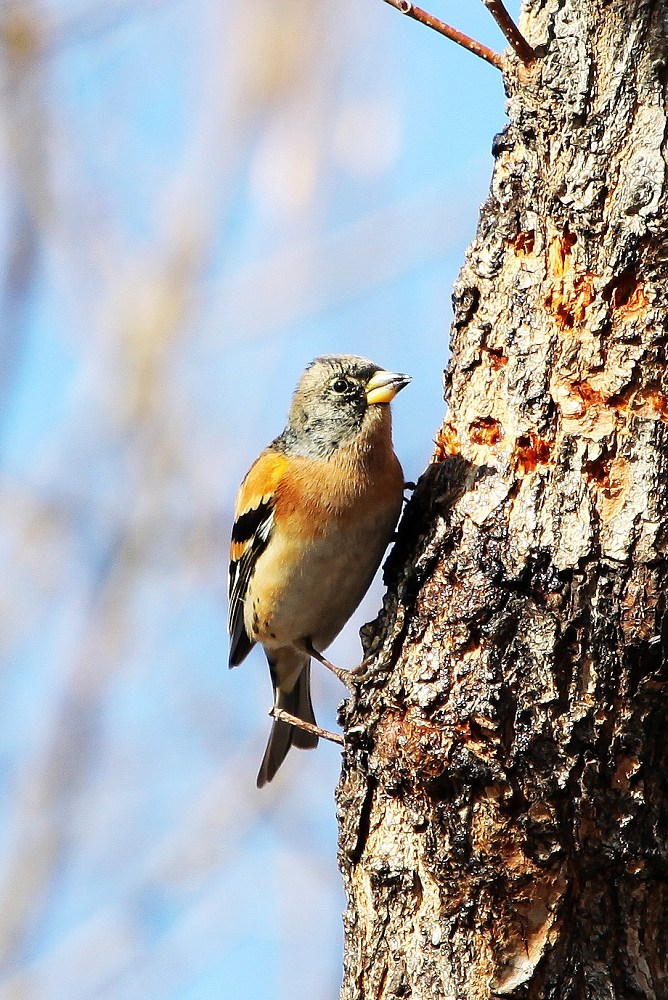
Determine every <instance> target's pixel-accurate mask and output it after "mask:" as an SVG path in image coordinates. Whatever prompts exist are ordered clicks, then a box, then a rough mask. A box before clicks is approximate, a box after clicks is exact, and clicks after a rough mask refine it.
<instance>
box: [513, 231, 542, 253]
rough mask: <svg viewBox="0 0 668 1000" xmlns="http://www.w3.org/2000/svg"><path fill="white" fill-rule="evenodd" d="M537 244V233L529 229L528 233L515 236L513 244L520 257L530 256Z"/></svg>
mask: <svg viewBox="0 0 668 1000" xmlns="http://www.w3.org/2000/svg"><path fill="white" fill-rule="evenodd" d="M535 244H536V235H535V233H534V232H532V231H531V230H529V231H528V232H526V233H519V234H518V235H517V236H516V237H515V241H514V243H513V246H514V248H515V253H516V254H517V256H518V257H528V256H529V254H530V253H533V248H534V246H535Z"/></svg>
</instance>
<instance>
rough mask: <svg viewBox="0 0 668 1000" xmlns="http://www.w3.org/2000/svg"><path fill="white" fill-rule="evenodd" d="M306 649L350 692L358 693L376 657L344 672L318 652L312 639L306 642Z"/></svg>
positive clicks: (371, 657) (369, 658)
mask: <svg viewBox="0 0 668 1000" xmlns="http://www.w3.org/2000/svg"><path fill="white" fill-rule="evenodd" d="M304 649H305V650H306V652H307V653H308V654H309V656H312V657H313V659H314V660H317V661H318V663H322V665H323V667H327V669H328V670H330V671H331V672H332V673H333V674H334V676H335V677H338V678H339V680H340V681H341V683H342V684H345V686H346V687H347V688H348V690H349V691H356V690H357V688H358V686H359V685H360V684H362V683H363V681H365V680H366V678H367V675H368V671H369V667H370V666H371V664H372V663H373V660H374V657H373V656H370V657H368V658H367V659H366V660H362V662H361V663H358V664H357V666H356V667H353V668H352V670H343V669H342V668H341V667H335V666H334V664H333V663H331V662H330V660H328V659H327V657H326V656H323V655H322V653H320V652H318V650H317V649H316V648H315V646H314V645H313V643H312V642H311V640H310V639H305V640H304Z"/></svg>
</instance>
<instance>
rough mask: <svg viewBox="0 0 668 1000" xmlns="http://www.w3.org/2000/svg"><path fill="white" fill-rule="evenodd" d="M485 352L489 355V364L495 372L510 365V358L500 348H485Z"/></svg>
mask: <svg viewBox="0 0 668 1000" xmlns="http://www.w3.org/2000/svg"><path fill="white" fill-rule="evenodd" d="M483 351H484V352H485V354H487V355H488V357H489V363H490V364H491V366H492V368H494V370H495V371H498V370H499V368H503V367H504V366H505V365H507V364H508V358H507V357H506V355H505V354H504V353H503V351H502V350H501V348H500V347H483Z"/></svg>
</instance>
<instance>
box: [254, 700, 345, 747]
mask: <svg viewBox="0 0 668 1000" xmlns="http://www.w3.org/2000/svg"><path fill="white" fill-rule="evenodd" d="M269 715H273V717H274V718H275V719H278V721H279V722H288V723H289V724H290V725H291V726H296V727H297V729H303V730H304V732H307V733H312V734H313V735H314V736H320V737H321V738H322V739H323V740H329V742H330V743H338V744H339V746H343V736H341V735H340V734H339V733H330V732H329V730H328V729H321V728H320V726H314V725H313V723H312V722H305V721H304V719H300V718H299V717H298V716H297V715H291V714H290V712H286V711H284V710H283V709H282V708H276V707H275V706H274V708H272V710H271V711H270V713H269Z"/></svg>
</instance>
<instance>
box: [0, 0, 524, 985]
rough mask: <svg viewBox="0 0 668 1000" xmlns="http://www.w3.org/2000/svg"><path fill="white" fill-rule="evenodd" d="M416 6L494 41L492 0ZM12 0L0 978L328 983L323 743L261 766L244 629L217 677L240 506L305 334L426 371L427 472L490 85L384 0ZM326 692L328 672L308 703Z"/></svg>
mask: <svg viewBox="0 0 668 1000" xmlns="http://www.w3.org/2000/svg"><path fill="white" fill-rule="evenodd" d="M511 7H512V8H513V11H514V13H517V10H516V7H517V4H515V5H511ZM430 9H432V10H433V12H434V13H436V14H438V15H439V16H441V17H443V18H444V19H446V20H448V19H450V20H452V21H453V22H455V23H456V24H457V26H458V27H460V28H461V29H463V30H468V31H470V32H471V33H472V34H474V35H475V36H476V37H478V38H480V39H481V40H482V41H486V42H487V43H488V44H491V45H492V46H495V47H497V48H499V49H500V48H501V47H502V46H501V39H500V38H499V34H498V31H497V29H496V26H495V25H494V23H493V22H492V20H491V18H490V16H489V14H488V13H487V11H486V10H485V8H484V6H483V4H482V3H479V2H477V0H466V2H464V3H459V4H453V3H449V2H447V0H439V3H438V4H436V3H434V5H433V6H432V7H431V8H430ZM17 11H18V14H20V16H21V17H22V18H23V21H22V22H21V24H22V25H23V28H22V30H25V31H26V32H27V37H31V38H33V39H37V40H38V41H39V46H37V47H36V49H29V50H27V51H28V56H27V57H26V58H24V56H21V55H20V54H19V56H18V57H16V56H15V58H14V62H12V61H11V60H10V58H9V56H8V55H7V53H5V57H6V58H5V65H4V73H5V84H4V85H5V95H6V101H5V102H4V103H5V105H6V107H5V109H4V110H3V119H2V126H3V127H2V131H1V133H0V171H1V176H2V179H3V182H2V185H0V200H1V202H2V213H3V220H4V223H5V224H4V226H3V228H4V229H5V232H6V236H5V238H4V239H3V244H2V248H1V250H2V253H3V255H4V258H5V273H6V275H9V277H6V278H5V280H4V284H3V286H2V289H3V294H4V295H5V298H6V302H5V308H4V310H3V313H4V316H5V317H6V318H5V321H4V326H3V338H4V340H5V344H4V346H3V358H4V363H5V366H6V368H5V381H6V391H5V398H4V400H3V403H4V405H3V407H2V410H1V411H0V413H1V414H2V423H1V424H0V430H1V433H0V444H1V451H0V456H1V458H0V476H1V477H2V489H1V490H0V495H1V498H2V499H1V500H0V502H2V504H3V506H4V511H3V517H2V518H1V519H0V522H1V523H2V525H3V527H2V528H0V551H2V553H3V555H4V557H5V558H4V562H5V565H6V582H5V584H4V590H2V591H0V615H1V616H2V625H3V627H2V630H0V631H2V639H1V640H0V642H1V645H0V649H2V655H3V663H4V670H3V672H2V674H1V675H0V686H1V697H0V715H1V718H0V807H1V811H0V815H2V817H3V819H2V824H1V826H0V845H2V859H1V863H0V903H1V905H0V912H2V913H3V914H4V916H3V919H2V920H1V921H0V970H1V971H0V1000H1V998H2V997H4V996H7V997H9V996H14V995H17V994H16V990H17V989H19V988H20V989H21V990H23V993H22V994H21V995H23V996H25V997H27V998H39V1000H42V998H44V1000H47V998H48V1000H60V998H61V997H62V998H63V1000H65V998H66V1000H79V998H80V1000H93V998H95V1000H100V998H114V1000H130V998H134V997H137V998H142V1000H210V998H211V1000H213V998H220V997H228V996H229V997H235V998H256V997H262V998H263V1000H287V998H288V997H290V998H292V997H294V996H295V995H299V996H301V997H303V998H304V1000H327V998H328V997H331V998H334V997H336V996H337V995H338V987H339V982H340V970H341V948H342V929H341V917H340V914H341V910H342V908H343V905H344V901H343V897H342V891H341V888H340V884H339V878H338V873H337V869H336V825H335V818H334V803H333V792H334V787H335V784H336V780H337V777H338V770H339V755H338V752H337V750H336V748H335V747H334V746H331V745H321V747H320V748H319V749H318V751H317V752H316V753H312V754H300V753H297V752H295V753H293V754H291V755H290V757H289V759H288V761H287V763H286V765H285V766H284V768H283V769H282V770H281V772H280V774H279V775H278V776H277V778H276V780H275V782H273V783H272V785H271V786H269V787H268V788H266V789H264V790H263V791H262V792H258V791H257V790H256V789H255V774H256V771H257V767H258V765H259V761H260V757H261V754H262V750H263V747H264V743H265V741H266V738H267V733H268V729H269V720H268V718H267V712H268V709H269V707H270V701H271V695H270V684H269V679H268V676H267V670H266V665H265V663H264V661H263V657H262V655H261V652H259V651H257V650H256V651H254V652H253V654H252V655H251V656H250V657H249V659H248V661H247V662H246V663H245V664H244V665H243V667H241V668H239V669H238V670H235V671H233V672H231V673H230V672H229V671H228V670H227V668H226V659H227V638H226V634H225V615H226V602H225V585H226V549H227V539H228V536H229V529H230V519H231V510H232V504H233V499H234V493H235V490H236V487H237V485H238V483H239V481H240V479H241V477H242V476H243V474H244V473H245V471H246V469H247V467H248V465H249V464H250V462H251V461H252V459H253V458H254V457H255V455H256V454H257V452H258V451H259V450H260V448H261V447H263V446H264V445H265V444H266V443H267V442H268V441H269V440H270V439H271V438H272V437H273V436H275V434H277V433H278V432H279V431H280V430H281V428H282V425H283V421H284V418H285V413H286V410H287V407H288V404H289V399H290V395H291V393H292V391H293V388H294V384H295V382H296V380H297V378H298V376H299V374H300V372H301V371H302V369H303V367H304V366H305V364H306V363H307V362H308V361H310V360H311V358H313V357H314V356H316V355H318V354H320V353H325V352H332V351H343V352H353V353H359V354H364V355H368V356H370V357H372V358H373V359H374V360H376V361H377V362H379V363H381V364H383V365H385V366H387V367H390V368H393V369H395V370H400V371H408V372H410V373H411V374H412V375H413V377H414V381H413V384H412V385H411V387H410V388H409V389H408V390H406V392H405V393H402V395H401V396H400V397H399V398H398V399H397V401H396V404H395V407H394V410H395V415H394V420H395V442H396V448H397V452H398V454H399V456H400V458H401V460H402V462H403V464H404V468H405V472H406V475H407V477H408V478H410V479H414V478H416V477H417V476H419V474H420V472H421V471H422V469H423V468H424V466H425V464H426V463H427V462H428V461H429V456H430V454H431V450H432V441H433V438H434V435H435V434H436V431H437V429H438V424H439V421H440V419H441V418H442V415H443V401H442V385H441V376H442V370H443V368H444V366H445V364H446V361H447V344H448V328H449V323H450V318H451V312H450V296H451V290H452V283H453V281H454V279H455V277H456V274H457V271H458V269H459V267H460V266H461V263H462V260H463V256H464V252H465V248H466V246H467V244H468V243H469V242H470V240H471V238H472V236H473V234H474V232H475V226H476V221H477V215H478V210H479V206H480V204H481V201H482V200H483V199H484V197H485V195H486V191H487V188H488V184H489V177H490V174H491V166H492V162H491V155H490V149H491V142H492V138H493V136H494V134H495V133H496V132H498V131H499V130H500V129H501V128H502V127H503V125H504V120H505V119H504V110H503V89H502V84H501V79H500V77H499V74H498V73H497V72H496V71H495V70H494V69H493V68H492V67H490V66H488V65H486V64H484V63H482V62H480V61H478V60H476V59H475V58H474V57H473V56H471V55H470V54H469V53H466V52H463V51H460V50H458V49H457V48H456V47H455V46H454V45H452V44H451V43H450V42H448V41H446V40H445V39H443V38H441V37H439V36H437V35H436V34H434V33H433V32H430V31H428V30H427V29H426V28H424V27H423V26H421V25H419V24H416V23H414V22H412V21H410V20H408V19H407V18H404V17H401V16H400V15H399V14H398V13H397V12H396V11H394V10H392V9H391V8H390V7H389V6H388V5H385V4H383V3H381V2H380V0H365V2H364V3H359V2H353V0H347V2H344V3H341V4H329V5H328V4H325V3H315V2H313V0H310V2H308V3H307V2H306V0H292V6H288V7H286V6H285V5H283V6H282V7H281V8H278V7H277V5H275V4H272V3H270V2H269V0H256V2H254V3H247V4H246V5H244V6H243V7H240V5H238V4H232V3H227V2H222V3H221V2H219V3H213V2H202V3H195V4H192V3H188V4H186V3H182V2H177V0H168V2H159V0H153V2H150V0H149V2H146V3H144V4H137V5H135V6H132V5H127V4H123V5H121V4H117V5H113V4H107V3H105V4H99V3H98V4H91V6H90V7H85V6H82V5H75V4H74V3H69V2H65V0H62V2H59V3H56V2H54V3H51V4H50V5H48V6H41V7H40V6H38V5H35V6H33V5H28V4H19V5H18V7H17ZM18 14H17V15H16V16H18ZM40 47H41V48H40ZM34 51H38V52H40V53H41V54H38V55H37V56H35V55H34ZM31 52H32V53H33V54H32V55H31ZM17 257H18V259H19V261H20V264H21V266H20V268H19V271H18V279H17V277H16V274H14V278H13V279H12V278H11V275H12V273H14V272H12V271H11V269H10V268H9V262H10V261H11V260H12V259H16V258H17ZM380 596H381V591H380V588H379V585H377V584H376V585H375V586H374V587H373V588H372V591H371V592H370V594H369V595H368V597H367V598H366V600H365V602H364V604H363V606H362V607H361V608H360V610H359V611H358V613H357V614H356V616H355V618H354V619H353V620H352V621H351V623H350V624H349V626H348V627H347V628H346V630H345V632H344V633H343V634H342V636H341V637H340V638H339V639H338V640H337V641H336V643H335V644H334V646H333V647H332V649H331V656H332V659H334V660H335V661H336V662H339V663H341V664H342V665H346V666H349V665H353V664H354V663H355V662H356V660H357V658H358V657H359V652H360V647H359V640H358V638H357V633H358V629H359V626H360V625H361V624H362V623H363V622H365V621H367V620H369V619H370V618H373V617H374V615H375V613H376V611H377V609H378V606H379V601H380ZM343 694H344V692H343V691H342V690H341V689H340V687H338V686H337V683H336V682H335V681H334V680H333V679H332V678H330V677H328V676H327V677H325V676H323V673H322V672H320V671H315V682H314V701H315V706H316V714H317V716H318V719H319V721H320V722H321V724H323V725H325V726H328V727H330V728H332V727H335V726H336V706H337V704H338V702H339V701H340V699H341V698H342V697H343Z"/></svg>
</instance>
